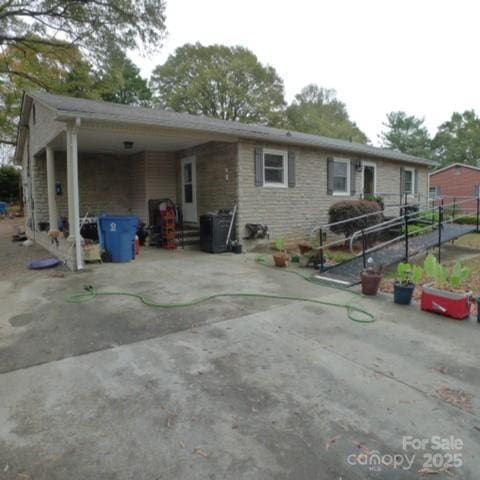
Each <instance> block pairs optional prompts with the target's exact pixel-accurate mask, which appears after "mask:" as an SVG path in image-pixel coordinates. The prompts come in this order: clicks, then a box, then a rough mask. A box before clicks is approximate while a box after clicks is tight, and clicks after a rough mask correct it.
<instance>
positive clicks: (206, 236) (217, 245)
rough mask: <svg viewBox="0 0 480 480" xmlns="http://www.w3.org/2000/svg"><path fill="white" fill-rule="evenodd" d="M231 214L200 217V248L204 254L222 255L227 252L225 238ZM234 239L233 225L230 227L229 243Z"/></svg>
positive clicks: (211, 214) (208, 214)
mask: <svg viewBox="0 0 480 480" xmlns="http://www.w3.org/2000/svg"><path fill="white" fill-rule="evenodd" d="M231 221H232V212H229V211H220V212H217V213H207V214H206V215H202V216H201V217H200V248H201V249H202V250H203V251H204V252H210V253H222V252H226V251H228V246H227V236H228V229H229V228H230V223H231ZM234 238H235V224H234V225H233V226H232V232H231V233H230V241H232V240H233V239H234Z"/></svg>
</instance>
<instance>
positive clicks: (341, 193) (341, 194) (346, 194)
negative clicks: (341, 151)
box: [332, 158, 352, 197]
mask: <svg viewBox="0 0 480 480" xmlns="http://www.w3.org/2000/svg"><path fill="white" fill-rule="evenodd" d="M335 162H339V163H346V164H347V190H346V191H340V190H335ZM333 163H334V165H333V172H332V176H333V178H332V183H333V192H332V193H333V195H334V196H335V197H349V196H350V195H351V188H352V186H351V180H350V175H351V173H350V172H351V161H350V159H349V158H334V159H333Z"/></svg>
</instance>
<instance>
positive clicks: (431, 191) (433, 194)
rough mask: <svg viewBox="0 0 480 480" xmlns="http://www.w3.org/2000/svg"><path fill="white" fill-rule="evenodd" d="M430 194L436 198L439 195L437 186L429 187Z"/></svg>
mask: <svg viewBox="0 0 480 480" xmlns="http://www.w3.org/2000/svg"><path fill="white" fill-rule="evenodd" d="M428 196H429V197H430V198H435V197H436V196H437V187H430V188H429V189H428Z"/></svg>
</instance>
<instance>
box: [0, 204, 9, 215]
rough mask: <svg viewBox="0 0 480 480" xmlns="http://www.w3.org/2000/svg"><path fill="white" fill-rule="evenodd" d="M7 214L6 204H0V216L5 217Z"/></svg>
mask: <svg viewBox="0 0 480 480" xmlns="http://www.w3.org/2000/svg"><path fill="white" fill-rule="evenodd" d="M7 213H8V212H7V203H6V202H0V215H6V214H7Z"/></svg>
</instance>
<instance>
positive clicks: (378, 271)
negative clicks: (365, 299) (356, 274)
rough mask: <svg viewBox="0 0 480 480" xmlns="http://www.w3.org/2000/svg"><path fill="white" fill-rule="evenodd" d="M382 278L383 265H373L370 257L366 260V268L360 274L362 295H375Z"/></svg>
mask: <svg viewBox="0 0 480 480" xmlns="http://www.w3.org/2000/svg"><path fill="white" fill-rule="evenodd" d="M382 278H383V267H382V266H381V265H380V266H378V267H377V266H375V265H374V263H373V259H372V257H370V258H369V259H368V260H367V268H366V269H365V270H364V271H363V272H362V273H361V274H360V279H361V282H362V293H363V294H364V295H376V294H377V292H378V288H379V287H380V282H381V281H382Z"/></svg>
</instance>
